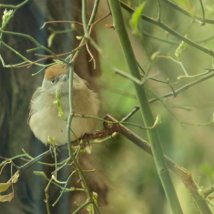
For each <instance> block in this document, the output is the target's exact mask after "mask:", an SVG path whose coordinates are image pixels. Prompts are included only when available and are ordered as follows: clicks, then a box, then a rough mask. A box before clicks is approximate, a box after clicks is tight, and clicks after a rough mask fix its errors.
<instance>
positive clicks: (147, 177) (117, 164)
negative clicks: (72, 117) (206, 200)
mask: <svg viewBox="0 0 214 214" xmlns="http://www.w3.org/2000/svg"><path fill="white" fill-rule="evenodd" d="M11 2H12V1H11ZM14 2H20V1H13V2H12V3H14ZM123 2H124V3H126V4H127V5H129V6H130V7H131V8H133V9H136V8H139V7H140V6H142V3H144V2H145V5H144V7H143V9H142V14H143V15H145V16H147V17H151V18H153V19H154V20H155V23H156V24H154V23H152V22H149V21H146V20H145V19H141V18H139V21H138V22H137V32H136V31H135V30H136V29H133V26H132V25H131V24H130V21H131V20H132V15H131V13H129V12H128V11H127V10H125V9H123V15H124V21H125V23H126V27H127V30H128V32H129V36H130V39H131V42H132V46H133V50H134V52H135V55H136V58H137V61H138V63H139V65H140V66H141V68H142V80H143V81H144V87H145V88H146V91H147V95H148V98H149V99H150V100H154V99H155V100H156V101H153V102H152V103H151V108H152V110H153V115H154V117H156V116H159V118H160V124H158V129H159V135H160V141H161V143H162V146H163V148H164V152H165V154H166V155H167V156H169V157H170V158H171V159H173V160H174V161H175V162H176V163H178V164H179V165H181V166H183V167H185V168H187V169H188V170H189V171H190V172H191V173H192V175H193V178H194V180H195V182H196V183H197V184H198V185H199V187H200V189H201V190H206V189H209V188H212V187H213V184H214V158H213V151H214V132H213V122H214V118H213V109H214V96H213V84H214V79H213V78H212V76H211V74H212V72H213V70H212V69H214V66H213V56H214V54H213V53H209V54H207V53H205V52H204V51H201V50H199V48H195V47H193V46H192V45H189V44H186V43H183V42H182V38H184V39H185V38H188V39H189V40H191V41H192V42H194V44H196V45H198V46H202V47H204V48H206V49H210V50H214V48H213V47H214V31H213V24H214V21H209V20H211V19H213V17H214V2H213V1H212V0H204V1H198V0H177V1H168V0H149V1H140V0H129V1H128V0H127V1H123ZM7 3H8V2H7ZM87 3H88V4H89V5H90V6H89V8H90V7H92V4H93V3H94V1H87ZM45 5H46V6H45ZM74 5H75V7H74ZM35 8H36V10H35ZM80 8H81V5H80V4H79V3H77V2H75V1H56V0H54V1H52V2H51V1H44V2H41V1H37V2H36V1H30V3H28V4H26V5H25V7H23V8H22V9H20V12H19V11H18V12H19V13H18V12H17V16H16V19H13V22H12V23H11V24H10V26H9V27H10V29H11V30H14V31H15V30H17V31H21V32H25V33H29V34H31V35H33V36H35V37H36V38H37V39H39V40H40V41H41V43H42V44H44V45H47V41H48V38H50V35H51V33H52V32H53V29H54V31H56V30H62V29H63V30H64V29H67V28H71V26H68V25H66V24H64V25H53V26H52V27H49V28H45V29H42V30H40V27H41V26H42V23H43V22H44V21H47V20H73V19H77V20H80V21H81V17H80V15H81V14H80ZM21 10H23V11H24V12H25V13H21ZM2 11H3V10H1V13H0V14H1V15H2ZM23 11H22V12H23ZM69 11H72V12H71V13H69ZM182 11H183V12H182ZM184 11H186V14H187V15H185V14H184V13H185V12H184ZM26 12H28V13H29V14H30V15H29V17H31V18H30V19H28V23H27V22H25V21H22V22H20V20H26V19H27V18H26V17H27V13H26ZM38 14H39V15H38ZM108 14H109V9H108V5H107V2H106V1H101V4H100V6H99V8H98V14H97V19H96V20H98V19H100V18H103V19H102V20H101V21H100V22H99V23H98V24H96V25H95V27H94V30H95V31H96V32H93V36H94V37H93V38H94V39H95V41H96V43H97V46H98V47H99V54H98V55H97V56H96V57H97V58H96V60H97V63H98V62H99V63H98V67H97V69H96V72H94V71H92V70H93V69H92V68H91V67H92V66H91V65H90V63H88V58H87V54H86V53H85V54H83V55H81V57H80V59H81V60H82V59H83V61H84V63H82V61H80V62H81V63H77V65H76V70H77V72H80V73H81V75H82V76H83V77H85V78H86V79H87V80H88V81H89V82H90V83H91V84H92V86H91V87H92V88H95V90H97V91H99V93H100V97H101V105H102V112H101V115H100V116H101V118H103V117H104V116H105V114H107V113H108V114H110V115H112V116H114V117H115V118H117V119H118V120H120V119H122V118H123V117H124V116H125V115H127V114H128V113H129V112H130V111H131V110H132V109H133V108H134V107H135V106H137V105H138V101H137V99H136V96H135V91H134V87H133V83H132V82H131V81H130V80H129V79H127V78H124V77H122V76H121V75H118V74H116V73H115V70H120V71H122V72H124V73H128V68H127V65H126V62H125V58H124V54H123V51H122V48H121V45H120V42H119V39H118V36H117V33H116V31H115V30H114V28H113V27H112V24H113V23H112V18H111V16H110V15H109V16H108V17H107V18H104V17H106V16H107V15H108ZM188 14H189V15H188ZM23 16H24V17H23ZM18 17H19V18H18ZM158 17H159V19H158ZM198 17H200V19H199V18H198ZM38 18H39V19H38ZM207 20H208V21H207ZM29 22H30V23H31V22H32V23H34V24H33V26H34V28H29ZM20 23H21V24H20ZM35 23H37V25H35ZM163 24H164V25H163ZM165 26H167V27H168V28H170V29H173V31H176V32H178V33H179V35H176V36H175V35H173V33H172V32H170V31H169V30H168V31H167V29H168V28H165V29H164V27H165ZM61 28H62V29H61ZM34 31H35V32H34ZM78 33H79V31H78V32H77V34H78ZM75 35H76V34H72V33H71V32H69V33H64V34H59V36H56V38H55V39H54V40H53V44H52V48H53V49H54V50H55V51H57V52H59V53H60V52H66V51H69V50H71V48H70V47H75V45H76V42H77V43H78V40H76V39H75ZM4 38H5V39H6V40H7V41H9V42H10V44H15V45H18V44H19V45H18V46H17V49H18V50H20V51H23V53H24V54H26V52H25V50H26V49H27V48H29V47H31V45H28V44H23V45H20V40H19V38H17V37H15V38H14V37H13V38H9V37H8V36H6V35H5V36H4ZM62 41H63V42H62ZM64 41H66V44H64ZM62 44H63V45H62ZM26 45H27V47H26ZM15 47H16V46H15ZM207 52H209V51H207ZM1 55H2V56H3V57H4V59H5V61H7V62H8V60H11V59H12V61H13V63H14V62H16V59H15V58H12V57H11V55H10V54H9V53H8V52H7V51H6V50H4V49H3V51H2V52H1ZM29 57H32V58H33V57H35V55H33V54H32V55H29ZM48 62H49V61H47V63H48ZM80 65H81V66H83V67H81V66H80ZM78 66H79V67H78ZM84 66H85V67H84ZM35 71H38V68H36V67H33V68H30V69H27V70H23V69H21V70H20V68H19V69H18V70H17V69H14V68H13V69H6V68H3V67H2V65H1V70H0V75H1V76H0V82H1V85H0V95H1V98H0V100H1V106H0V116H1V117H0V128H1V129H0V134H1V136H0V140H1V141H0V147H1V148H0V151H1V156H11V155H14V154H17V153H20V151H21V148H23V147H24V148H25V149H28V151H29V152H32V153H33V154H38V153H40V152H41V151H43V150H44V148H43V147H42V148H41V146H38V147H39V148H38V150H37V151H32V148H31V145H32V143H35V142H34V141H35V139H34V138H33V136H32V134H31V132H30V130H29V128H28V127H27V123H24V124H23V125H21V126H20V120H22V121H23V119H25V121H26V120H27V114H26V112H28V105H29V101H30V97H31V95H32V93H33V91H34V89H35V88H36V87H37V86H38V85H39V84H40V82H41V79H42V74H41V73H40V74H39V75H36V76H34V77H32V75H31V74H32V73H34V72H35ZM208 71H210V72H208ZM209 75H210V77H209ZM206 77H207V79H206ZM196 80H198V83H197V84H194V85H193V84H192V83H193V82H194V81H196ZM5 83H8V84H7V85H5ZM186 86H188V89H187V87H186ZM189 86H190V87H189ZM177 91H178V92H181V93H178V94H177V95H176V96H170V97H167V98H164V97H163V95H164V94H167V93H171V94H173V93H175V92H177ZM23 94H25V97H26V99H27V100H23ZM175 94H176V93H175ZM8 106H9V108H8ZM128 122H129V124H127V127H128V128H130V129H131V130H132V131H134V132H135V133H136V134H138V135H139V136H141V137H142V138H143V139H146V135H145V130H144V129H143V128H140V127H139V126H142V125H143V122H142V119H141V114H140V112H139V111H138V112H136V113H135V114H134V115H133V116H132V117H131V118H130V119H129V120H128ZM17 124H18V127H19V128H18V130H17V129H16V127H17ZM101 127H102V124H100V128H101ZM13 130H17V131H15V133H13ZM23 130H24V134H23ZM38 145H40V144H38ZM92 145H93V148H92V154H91V155H90V156H91V157H90V158H91V159H93V161H92V162H93V164H92V165H93V167H94V168H96V170H97V172H98V173H99V174H101V177H99V176H98V177H96V175H94V177H96V178H92V180H93V179H95V180H99V181H96V182H95V184H94V185H95V186H96V185H98V184H97V182H98V183H99V182H101V183H102V182H103V183H104V184H105V185H106V186H107V187H108V194H107V195H104V196H103V197H104V198H105V201H106V203H104V204H103V205H102V206H101V213H106V214H118V213H124V214H130V213H131V214H142V213H143V214H157V213H158V214H159V213H163V214H168V213H170V208H169V206H168V203H167V201H166V198H165V196H164V192H163V189H162V186H161V183H160V180H159V178H158V175H157V173H156V169H155V166H154V162H153V159H152V157H151V156H149V155H148V154H147V153H145V152H144V151H143V150H142V149H140V148H138V147H137V146H136V145H134V144H133V143H132V142H130V141H129V140H127V139H125V138H124V137H123V136H120V135H117V136H116V137H114V138H113V139H111V140H107V141H105V142H103V143H94V144H92ZM32 170H33V169H32ZM171 176H172V178H173V182H174V184H175V188H176V191H177V193H178V197H179V200H180V202H181V206H182V208H183V210H184V213H185V214H186V213H187V214H195V213H200V212H199V211H198V209H197V206H196V204H195V202H194V200H193V198H192V197H191V194H190V192H189V191H188V190H187V189H186V187H185V186H184V184H183V183H182V181H181V180H180V178H179V177H177V176H176V175H175V174H173V173H171ZM92 177H93V176H92ZM22 182H23V183H24V184H26V183H27V184H28V185H27V188H26V189H27V190H26V191H24V194H23V192H22V191H21V192H22V194H23V198H21V199H20V200H21V202H20V201H19V202H17V201H16V202H13V203H12V205H11V204H9V203H8V204H6V205H5V204H4V205H0V207H1V209H2V210H5V213H13V210H14V207H16V208H17V207H19V208H20V209H17V210H20V211H19V213H42V211H35V210H32V207H34V206H35V205H36V204H38V201H40V202H41V197H42V196H41V195H42V192H43V190H42V189H41V191H40V193H38V194H36V196H35V194H32V192H34V190H32V189H31V190H30V191H29V190H28V188H33V187H32V186H31V185H32V180H31V179H30V178H29V173H26V175H24V178H23V179H22ZM35 182H39V185H44V183H43V182H44V181H35ZM92 183H93V182H92ZM37 184H38V183H37ZM105 185H104V186H105ZM19 189H22V190H23V188H22V187H19ZM37 189H38V188H37ZM95 189H96V188H95ZM98 189H99V188H98ZM100 189H102V185H101V188H100ZM104 189H105V188H104ZM105 190H106V189H105ZM101 192H102V190H101ZM17 195H18V193H17ZM24 195H26V197H24ZM29 195H30V196H29ZM38 195H39V196H38ZM17 197H18V196H17ZM212 197H213V195H212V194H211V195H210V207H211V209H212V210H213V211H214V209H213V205H212V204H213V201H212V200H211V199H212ZM26 198H27V199H26ZM29 198H30V199H29ZM28 200H29V201H30V202H28V203H29V204H31V203H32V204H34V205H32V206H30V208H28V209H24V210H25V211H23V208H22V206H23V203H24V202H25V203H26V201H28ZM23 201H24V202H23ZM63 203H64V204H63ZM63 203H62V204H61V205H60V206H59V207H58V208H57V210H58V211H56V210H53V213H57V212H58V213H61V211H62V209H64V208H65V207H66V209H68V210H69V208H68V207H69V206H68V203H69V202H68V200H66V199H65V200H64V199H63ZM17 204H18V205H17ZM65 204H66V206H65ZM40 207H41V209H39V210H42V209H43V208H44V207H43V205H41V203H40ZM63 207H64V208H63ZM64 211H65V209H64ZM17 213H18V211H17ZM44 213H45V212H44ZM65 213H67V212H65Z"/></svg>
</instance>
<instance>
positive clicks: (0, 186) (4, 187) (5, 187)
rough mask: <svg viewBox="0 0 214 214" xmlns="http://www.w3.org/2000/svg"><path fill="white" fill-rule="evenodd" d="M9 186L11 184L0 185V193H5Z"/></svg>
mask: <svg viewBox="0 0 214 214" xmlns="http://www.w3.org/2000/svg"><path fill="white" fill-rule="evenodd" d="M10 186H11V183H8V182H7V183H0V193H1V192H5V191H6V190H7V189H8V188H9V187H10Z"/></svg>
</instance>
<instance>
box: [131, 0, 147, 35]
mask: <svg viewBox="0 0 214 214" xmlns="http://www.w3.org/2000/svg"><path fill="white" fill-rule="evenodd" d="M145 4H146V2H143V3H142V4H140V5H139V6H138V7H137V8H136V10H135V12H134V13H133V14H132V17H131V20H130V25H131V28H132V30H133V33H134V34H138V33H139V31H138V22H139V20H140V16H141V14H142V12H143V9H144V6H145Z"/></svg>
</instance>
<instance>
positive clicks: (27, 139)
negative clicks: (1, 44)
mask: <svg viewBox="0 0 214 214" xmlns="http://www.w3.org/2000/svg"><path fill="white" fill-rule="evenodd" d="M11 2H12V4H17V3H20V2H22V1H19V0H14V1H10V2H9V3H11ZM80 2H81V1H76V0H70V1H67V0H64V1H62V0H42V1H40V0H34V1H29V2H28V3H27V4H26V5H25V6H23V7H22V8H20V9H19V10H18V11H17V13H16V14H15V17H13V20H12V22H11V23H10V24H9V26H8V28H9V30H11V31H15V32H21V33H26V34H29V35H31V36H33V37H34V38H36V39H37V40H38V41H40V42H41V43H42V44H44V45H46V44H47V39H48V32H47V28H45V29H43V30H40V27H41V26H42V24H43V22H44V21H48V20H51V21H54V20H78V21H81V18H80V17H81V13H80V11H81V9H80V8H81V5H80ZM1 3H6V4H8V0H3V1H1ZM2 13H3V9H0V15H1V16H2ZM55 26H57V27H58V28H60V29H65V28H66V26H67V24H61V25H59V24H54V25H53V27H55ZM8 28H7V30H8ZM75 36H76V35H74V34H66V35H65V34H63V35H61V36H58V37H57V38H56V39H55V40H54V43H53V50H54V51H55V52H56V53H61V52H66V51H71V50H72V48H74V47H75V46H76V42H75ZM3 41H5V42H7V43H8V44H10V45H11V46H12V47H13V48H15V49H16V50H18V51H20V52H21V53H23V55H25V56H27V57H29V58H31V59H34V58H35V56H34V55H33V54H27V53H26V50H27V49H30V48H32V43H31V42H28V41H26V39H23V38H20V37H14V36H7V37H6V36H3ZM92 53H93V54H94V56H95V57H96V58H97V54H96V52H95V51H94V50H93V49H92ZM41 54H44V53H43V52H41ZM1 55H2V56H3V58H4V59H5V61H6V63H7V64H13V63H16V62H19V61H20V59H18V58H17V56H15V55H14V54H12V53H11V52H9V51H8V50H6V49H4V48H1ZM88 60H89V55H88V54H87V52H86V50H85V49H84V50H82V51H81V54H80V56H79V57H78V60H77V62H76V65H75V71H76V72H77V73H79V75H80V76H82V77H84V78H85V79H87V80H88V81H89V83H90V87H91V88H94V89H96V88H97V86H96V82H95V81H94V77H96V76H98V75H99V64H98V60H96V61H97V69H96V70H94V69H93V66H92V63H89V62H88ZM36 71H38V68H36V67H35V66H32V67H30V68H26V67H20V68H13V69H6V68H3V67H2V65H0V98H1V99H0V156H1V157H12V156H15V155H18V154H21V153H22V149H24V150H25V151H27V152H28V153H29V154H31V155H32V156H36V155H38V154H40V153H42V152H43V151H44V150H46V148H45V146H43V145H42V144H41V143H40V142H37V141H38V140H37V139H35V138H34V137H33V135H32V133H31V131H30V129H29V126H28V124H27V119H28V112H29V103H30V99H31V96H32V93H33V91H34V90H35V88H36V87H37V86H39V85H41V81H42V78H43V74H42V73H40V74H39V75H36V76H32V73H34V72H36ZM2 160H3V159H2ZM2 160H1V162H2ZM23 163H24V162H22V161H16V164H17V165H20V164H23ZM35 170H44V171H45V170H46V172H47V174H48V173H49V171H50V169H46V168H45V169H44V168H43V167H41V166H32V167H30V168H29V169H27V170H26V171H24V172H23V174H21V176H20V178H19V181H18V183H17V184H15V185H14V187H15V197H14V199H13V200H12V201H11V202H10V203H1V204H0V210H1V213H5V214H6V213H7V214H14V213H16V214H23V213H29V214H31V213H32V214H34V213H35V214H38V213H46V209H45V205H44V188H45V185H46V181H44V179H43V178H40V177H38V176H35V175H34V174H33V171H35ZM65 173H66V172H65ZM10 177H11V174H10V169H9V168H8V170H4V172H3V173H2V175H1V177H0V182H5V181H6V180H8V179H9V178H10ZM105 191H106V189H105ZM54 195H55V194H53V198H50V201H53V200H55V199H56V195H55V197H54ZM62 207H63V208H62ZM69 210H70V198H69V197H68V195H67V194H65V196H63V198H62V199H61V200H60V202H59V203H58V204H57V206H56V207H54V208H53V210H52V211H53V212H52V213H62V212H63V213H65V214H66V213H69Z"/></svg>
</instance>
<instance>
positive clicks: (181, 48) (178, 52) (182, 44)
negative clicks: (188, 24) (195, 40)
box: [175, 40, 188, 58]
mask: <svg viewBox="0 0 214 214" xmlns="http://www.w3.org/2000/svg"><path fill="white" fill-rule="evenodd" d="M187 47H188V45H187V43H185V42H184V41H183V40H182V41H181V42H180V44H179V45H178V47H177V48H176V50H175V56H176V57H177V58H179V57H180V55H181V54H182V53H183V51H184V50H185V49H186V48H187Z"/></svg>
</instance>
